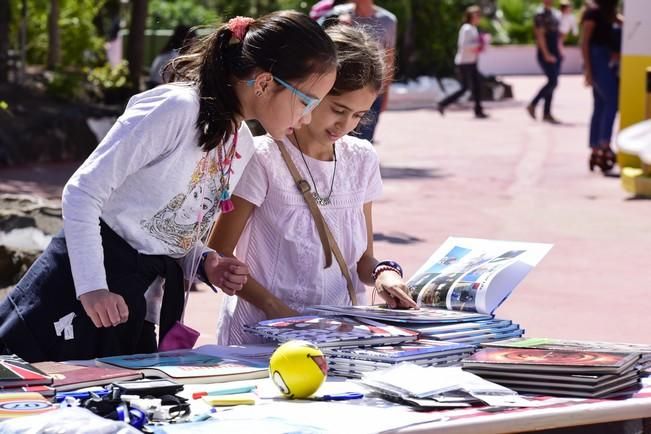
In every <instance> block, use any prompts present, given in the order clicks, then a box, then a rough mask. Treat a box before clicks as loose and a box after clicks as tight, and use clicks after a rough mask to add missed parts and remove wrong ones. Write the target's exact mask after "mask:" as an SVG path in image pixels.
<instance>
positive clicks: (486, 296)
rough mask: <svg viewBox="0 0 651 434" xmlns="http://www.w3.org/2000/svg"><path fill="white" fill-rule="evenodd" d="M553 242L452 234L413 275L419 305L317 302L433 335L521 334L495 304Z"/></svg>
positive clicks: (481, 338)
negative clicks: (499, 314)
mask: <svg viewBox="0 0 651 434" xmlns="http://www.w3.org/2000/svg"><path fill="white" fill-rule="evenodd" d="M550 248H551V245H549V244H539V243H522V242H512V241H494V240H482V239H476V238H456V237H450V238H448V239H447V240H446V241H445V242H444V243H443V244H442V245H441V247H440V248H438V249H437V250H436V251H435V252H434V253H433V254H432V256H431V257H430V258H429V259H428V260H427V261H426V262H425V264H423V266H422V267H420V268H419V269H418V271H416V273H415V274H414V275H413V276H412V277H411V278H410V279H409V280H408V281H407V286H408V287H409V288H410V291H411V296H412V298H413V299H414V300H415V301H416V302H417V303H418V305H419V306H420V309H418V310H394V309H387V308H383V307H381V306H314V307H313V309H314V310H315V311H316V312H318V313H319V314H330V315H347V316H351V317H354V318H357V319H361V318H366V319H373V320H376V321H380V322H383V323H387V324H394V325H399V326H400V327H404V328H408V329H411V330H415V331H417V332H419V334H420V336H421V337H423V338H426V339H430V340H440V341H451V342H457V343H468V344H481V343H484V342H491V341H496V340H504V339H508V338H513V337H520V336H522V335H523V333H524V330H523V329H522V328H521V327H520V325H519V324H516V323H513V322H512V321H510V320H506V319H498V318H495V317H494V315H493V314H494V312H495V310H496V309H497V308H498V307H499V306H500V304H502V302H504V300H506V298H507V297H508V296H509V295H510V294H511V292H512V291H513V290H514V289H515V287H516V286H517V285H518V283H520V281H521V280H522V279H523V278H524V277H525V275H526V274H527V273H528V272H529V271H530V270H531V269H533V267H534V266H535V265H537V264H538V262H540V260H542V258H543V257H544V256H545V255H546V254H547V252H548V251H549V249H550Z"/></svg>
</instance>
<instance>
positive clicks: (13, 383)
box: [0, 354, 54, 396]
mask: <svg viewBox="0 0 651 434" xmlns="http://www.w3.org/2000/svg"><path fill="white" fill-rule="evenodd" d="M51 384H52V377H51V376H49V375H47V374H46V373H45V372H43V371H41V370H40V369H38V368H36V367H34V366H33V365H31V364H29V363H27V362H26V361H24V360H23V359H21V358H20V357H18V356H17V355H15V354H12V355H0V393H17V392H36V393H40V394H41V395H43V396H53V395H54V389H53V388H51V387H50V385H51Z"/></svg>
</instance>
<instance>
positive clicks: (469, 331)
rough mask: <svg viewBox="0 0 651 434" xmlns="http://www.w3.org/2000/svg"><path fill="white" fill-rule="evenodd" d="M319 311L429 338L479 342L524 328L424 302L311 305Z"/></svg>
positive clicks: (514, 334)
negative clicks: (402, 306) (411, 305)
mask: <svg viewBox="0 0 651 434" xmlns="http://www.w3.org/2000/svg"><path fill="white" fill-rule="evenodd" d="M311 310H312V311H313V312H316V313H318V314H321V315H340V316H348V317H351V318H354V319H356V320H358V321H361V322H365V321H368V320H371V321H376V322H380V323H383V324H391V325H395V326H399V327H402V328H406V329H409V330H413V331H416V332H418V334H419V336H420V337H421V338H424V339H428V340H437V341H447V342H456V343H466V344H474V345H478V344H481V343H484V342H491V341H494V340H503V339H508V338H513V337H519V336H522V335H523V334H524V330H523V329H522V328H521V327H520V325H519V324H517V323H514V322H513V321H511V320H504V319H497V318H494V317H493V316H492V315H486V314H481V313H477V312H462V311H456V310H447V309H440V308H435V307H428V306H424V307H421V308H420V309H416V310H396V309H389V308H387V307H383V306H330V305H328V306H326V305H321V306H313V307H312V308H311Z"/></svg>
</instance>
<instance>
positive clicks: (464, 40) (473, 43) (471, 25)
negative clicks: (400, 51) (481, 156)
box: [438, 6, 488, 119]
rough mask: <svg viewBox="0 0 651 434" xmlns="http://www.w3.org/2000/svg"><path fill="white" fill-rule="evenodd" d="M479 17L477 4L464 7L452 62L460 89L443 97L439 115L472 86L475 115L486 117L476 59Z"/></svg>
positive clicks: (479, 44) (481, 46)
mask: <svg viewBox="0 0 651 434" xmlns="http://www.w3.org/2000/svg"><path fill="white" fill-rule="evenodd" d="M480 18H481V10H480V9H479V7H478V6H470V7H468V9H466V14H465V20H464V21H465V22H464V24H463V25H462V26H461V29H460V30H459V39H458V49H457V55H456V56H455V58H454V63H455V64H456V65H457V67H458V68H459V74H460V76H461V89H459V90H458V91H456V92H455V93H453V94H452V95H450V96H448V97H447V98H445V99H444V100H443V101H441V102H440V103H439V105H438V110H439V113H441V115H443V114H444V113H445V108H446V107H447V106H448V105H450V104H452V103H453V102H455V101H456V100H458V99H459V98H461V96H462V95H463V94H464V93H466V91H467V90H468V88H470V87H471V86H472V95H473V98H474V100H475V117H476V118H479V119H483V118H486V117H488V116H487V115H486V113H484V109H483V108H482V106H481V86H480V76H479V70H478V69H477V60H478V58H479V53H480V52H481V51H482V49H483V43H482V40H481V37H480V35H479V31H478V30H477V24H479V20H480Z"/></svg>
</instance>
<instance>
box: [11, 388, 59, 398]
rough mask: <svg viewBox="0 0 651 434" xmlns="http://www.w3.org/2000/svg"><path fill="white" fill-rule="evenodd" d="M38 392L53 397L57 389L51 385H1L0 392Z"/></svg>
mask: <svg viewBox="0 0 651 434" xmlns="http://www.w3.org/2000/svg"><path fill="white" fill-rule="evenodd" d="M20 392H36V393H39V394H41V395H42V396H44V397H46V398H51V397H53V396H54V395H55V394H56V390H55V389H54V387H51V386H22V387H0V393H20Z"/></svg>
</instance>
